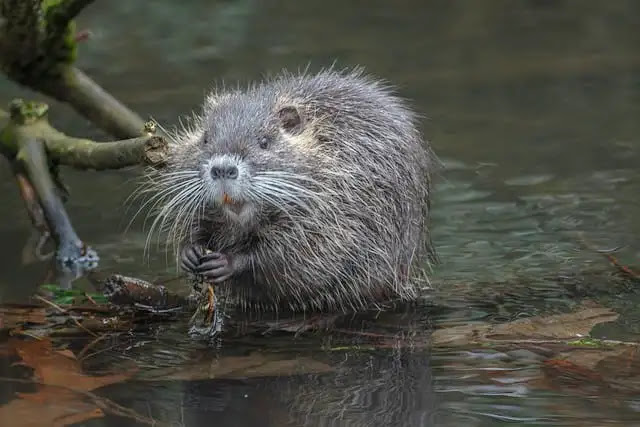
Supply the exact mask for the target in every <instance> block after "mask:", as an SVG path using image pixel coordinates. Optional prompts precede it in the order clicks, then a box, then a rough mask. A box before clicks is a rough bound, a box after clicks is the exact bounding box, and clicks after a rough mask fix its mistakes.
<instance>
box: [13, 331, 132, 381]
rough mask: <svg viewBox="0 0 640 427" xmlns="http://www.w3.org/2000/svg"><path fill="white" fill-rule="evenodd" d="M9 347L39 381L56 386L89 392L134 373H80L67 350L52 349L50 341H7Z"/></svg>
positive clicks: (77, 365) (76, 362)
mask: <svg viewBox="0 0 640 427" xmlns="http://www.w3.org/2000/svg"><path fill="white" fill-rule="evenodd" d="M10 346H11V347H12V348H13V349H14V351H15V352H16V354H17V355H18V356H20V358H21V359H22V363H24V364H25V365H27V366H30V367H31V368H33V369H34V371H35V376H36V377H37V379H38V381H39V382H40V383H43V384H46V385H59V386H64V387H68V388H72V389H74V390H80V391H90V390H94V389H96V388H100V387H104V386H106V385H109V384H114V383H119V382H122V381H125V380H127V379H128V378H130V377H131V375H132V374H133V372H129V373H122V374H114V375H105V376H99V377H93V376H88V375H85V374H84V373H83V372H82V368H81V367H80V363H79V362H78V360H76V358H75V356H74V355H73V353H71V352H69V351H68V350H62V351H60V350H53V349H52V347H51V341H50V340H49V339H47V338H45V339H42V340H33V341H26V340H19V339H14V340H11V341H10Z"/></svg>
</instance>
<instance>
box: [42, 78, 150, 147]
mask: <svg viewBox="0 0 640 427" xmlns="http://www.w3.org/2000/svg"><path fill="white" fill-rule="evenodd" d="M41 89H42V90H43V91H44V92H45V93H47V94H48V95H50V96H53V97H54V98H56V99H58V100H60V101H64V102H67V103H68V104H69V105H71V106H72V107H73V109H74V110H76V111H77V112H78V113H80V114H81V115H82V116H84V117H85V118H87V119H89V120H90V121H91V122H92V123H94V124H95V125H96V126H98V127H100V128H101V129H103V130H105V131H106V132H108V133H110V134H111V135H113V136H115V137H116V138H134V137H136V136H139V135H140V134H141V132H142V129H143V127H144V121H143V120H142V119H141V118H140V116H138V115H137V114H136V113H134V112H133V111H131V110H130V109H128V108H127V107H125V106H124V105H123V104H122V103H120V101H118V100H117V99H115V98H114V97H113V96H111V95H110V94H109V93H107V92H106V91H105V90H104V89H102V88H101V87H100V86H99V85H98V84H97V83H96V82H95V81H93V80H92V79H91V78H90V77H89V76H87V75H86V74H85V73H83V72H82V71H81V70H79V69H78V68H76V67H68V68H67V69H66V70H65V71H64V73H63V76H62V79H61V80H60V81H57V82H56V83H55V84H50V85H46V86H42V87H41Z"/></svg>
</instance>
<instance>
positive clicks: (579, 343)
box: [567, 337, 607, 348]
mask: <svg viewBox="0 0 640 427" xmlns="http://www.w3.org/2000/svg"><path fill="white" fill-rule="evenodd" d="M567 344H569V345H572V346H576V347H593V348H600V347H606V346H607V343H605V342H603V341H602V340H599V339H597V338H591V337H585V338H580V339H579V340H575V341H569V342H568V343H567Z"/></svg>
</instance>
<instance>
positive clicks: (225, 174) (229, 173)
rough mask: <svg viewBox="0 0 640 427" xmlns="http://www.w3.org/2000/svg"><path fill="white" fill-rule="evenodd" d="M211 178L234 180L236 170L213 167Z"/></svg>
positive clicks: (231, 167)
mask: <svg viewBox="0 0 640 427" xmlns="http://www.w3.org/2000/svg"><path fill="white" fill-rule="evenodd" d="M211 177H212V178H213V179H236V178H237V177H238V168H237V167H235V166H233V165H230V166H214V167H212V168H211Z"/></svg>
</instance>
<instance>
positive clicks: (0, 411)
mask: <svg viewBox="0 0 640 427" xmlns="http://www.w3.org/2000/svg"><path fill="white" fill-rule="evenodd" d="M8 348H9V349H10V351H12V352H13V353H14V354H16V355H18V356H19V357H20V358H21V361H20V362H18V363H19V364H21V365H26V366H29V367H31V368H32V369H33V370H34V376H35V381H36V383H38V388H37V391H36V392H35V393H17V394H16V397H17V399H14V400H12V401H10V402H9V403H7V404H6V405H3V406H0V419H2V420H7V421H10V422H9V425H12V426H20V427H22V426H24V427H30V426H41V425H51V426H66V425H71V424H76V423H79V422H81V421H86V420H89V419H92V418H99V417H102V416H104V413H103V411H102V410H101V409H100V408H99V407H98V406H96V404H95V403H94V402H93V401H91V399H87V396H86V395H85V394H83V392H88V391H90V390H94V389H97V388H100V387H104V386H106V385H109V384H114V383H118V382H122V381H125V380H127V379H128V378H130V377H131V375H132V374H133V373H132V372H125V373H121V374H114V375H106V376H99V377H93V376H90V375H85V374H84V373H83V372H82V368H81V366H80V362H79V361H78V360H77V359H76V357H75V355H74V354H73V352H71V351H70V350H66V349H65V350H54V349H53V348H52V345H51V341H50V340H49V339H42V340H33V341H27V340H21V339H11V340H9V342H8Z"/></svg>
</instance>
